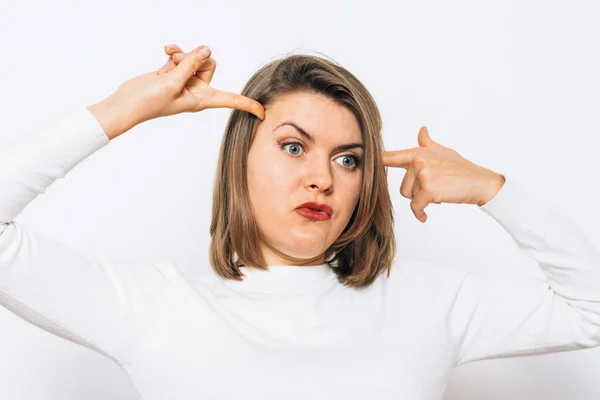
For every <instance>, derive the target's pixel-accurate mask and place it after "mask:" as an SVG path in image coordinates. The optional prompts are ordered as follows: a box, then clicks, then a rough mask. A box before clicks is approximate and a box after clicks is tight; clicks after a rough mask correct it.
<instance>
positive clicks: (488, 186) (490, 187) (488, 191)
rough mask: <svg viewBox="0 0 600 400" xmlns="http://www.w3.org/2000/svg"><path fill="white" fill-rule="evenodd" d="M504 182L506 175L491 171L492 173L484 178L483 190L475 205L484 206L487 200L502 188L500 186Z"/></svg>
mask: <svg viewBox="0 0 600 400" xmlns="http://www.w3.org/2000/svg"><path fill="white" fill-rule="evenodd" d="M504 182H506V177H505V176H504V175H502V174H498V173H496V172H493V171H492V174H491V175H490V176H489V178H487V179H486V181H485V184H484V185H483V187H484V188H485V190H484V193H483V195H482V197H481V200H479V201H478V202H477V205H478V206H479V207H481V206H484V205H485V204H486V203H487V202H488V201H490V200H491V199H493V198H494V197H495V196H496V194H498V192H499V191H500V189H502V186H504Z"/></svg>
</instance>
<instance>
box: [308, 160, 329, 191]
mask: <svg viewBox="0 0 600 400" xmlns="http://www.w3.org/2000/svg"><path fill="white" fill-rule="evenodd" d="M332 185H333V176H332V174H331V167H330V165H329V160H325V161H322V160H313V161H312V162H309V163H308V165H307V169H306V174H305V176H304V187H305V188H307V189H308V190H318V191H321V192H327V191H330V190H331V188H332Z"/></svg>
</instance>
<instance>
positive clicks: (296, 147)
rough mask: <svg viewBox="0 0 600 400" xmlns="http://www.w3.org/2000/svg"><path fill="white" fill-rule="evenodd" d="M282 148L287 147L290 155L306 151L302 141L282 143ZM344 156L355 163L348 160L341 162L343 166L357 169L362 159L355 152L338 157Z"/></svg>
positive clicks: (293, 155) (286, 149) (298, 154)
mask: <svg viewBox="0 0 600 400" xmlns="http://www.w3.org/2000/svg"><path fill="white" fill-rule="evenodd" d="M288 146H289V147H288ZM281 148H283V149H285V152H286V155H287V156H289V157H300V152H301V151H304V148H303V146H302V143H300V142H287V143H282V144H281ZM343 157H346V160H351V162H352V161H353V162H354V163H353V164H348V163H347V162H346V161H344V162H343V164H340V165H341V166H342V167H344V168H346V169H348V170H352V169H355V168H356V167H358V165H359V164H360V159H359V158H358V157H357V156H355V155H353V154H344V155H342V156H340V157H338V158H343Z"/></svg>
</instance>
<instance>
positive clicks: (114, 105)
mask: <svg viewBox="0 0 600 400" xmlns="http://www.w3.org/2000/svg"><path fill="white" fill-rule="evenodd" d="M87 109H88V110H89V111H90V112H91V113H92V114H93V115H94V117H96V119H97V120H98V122H100V125H102V128H103V129H104V132H105V133H106V136H108V138H109V139H111V140H112V139H114V138H116V137H117V136H120V135H121V134H123V133H125V132H127V131H128V130H130V129H131V128H133V127H134V126H136V125H137V124H138V122H137V120H136V118H135V114H134V113H133V112H132V111H131V110H130V109H129V108H128V107H126V106H124V105H123V103H121V102H119V101H118V99H116V98H115V97H114V95H111V96H109V97H107V98H106V99H104V100H102V101H100V102H98V103H96V104H93V105H91V106H89V107H87Z"/></svg>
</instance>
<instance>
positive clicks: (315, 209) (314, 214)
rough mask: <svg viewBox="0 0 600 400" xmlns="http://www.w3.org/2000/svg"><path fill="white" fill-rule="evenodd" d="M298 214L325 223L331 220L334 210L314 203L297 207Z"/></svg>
mask: <svg viewBox="0 0 600 400" xmlns="http://www.w3.org/2000/svg"><path fill="white" fill-rule="evenodd" d="M296 212H297V213H298V214H300V215H303V216H305V217H307V218H311V219H314V220H318V221H325V220H328V219H330V218H331V215H332V214H333V210H332V209H331V207H329V206H328V205H327V204H319V203H315V202H313V201H310V202H308V203H303V204H300V205H299V206H298V207H296Z"/></svg>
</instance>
